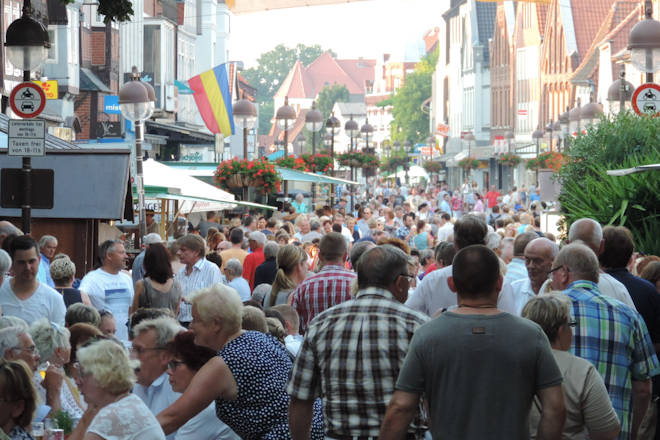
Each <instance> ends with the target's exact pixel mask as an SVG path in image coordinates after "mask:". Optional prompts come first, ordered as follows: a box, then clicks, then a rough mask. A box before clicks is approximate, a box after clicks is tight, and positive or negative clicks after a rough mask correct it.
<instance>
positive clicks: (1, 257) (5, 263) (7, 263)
mask: <svg viewBox="0 0 660 440" xmlns="http://www.w3.org/2000/svg"><path fill="white" fill-rule="evenodd" d="M10 267H11V257H10V256H9V254H8V253H7V252H6V251H5V250H4V249H0V280H1V279H2V278H3V277H4V276H5V274H6V273H7V271H9V268H10Z"/></svg>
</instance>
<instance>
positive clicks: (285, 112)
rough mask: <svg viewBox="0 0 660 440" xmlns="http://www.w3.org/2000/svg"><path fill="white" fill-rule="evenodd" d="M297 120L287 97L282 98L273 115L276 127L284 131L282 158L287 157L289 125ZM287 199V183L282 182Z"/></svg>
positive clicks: (286, 181)
mask: <svg viewBox="0 0 660 440" xmlns="http://www.w3.org/2000/svg"><path fill="white" fill-rule="evenodd" d="M296 118H297V116H296V111H295V109H294V108H293V107H291V106H290V105H289V97H288V96H285V97H284V105H283V106H282V107H280V108H278V109H277V113H275V120H276V121H277V125H278V126H279V127H280V128H281V129H282V131H284V157H287V156H288V155H289V123H291V122H293V121H295V120H296ZM288 198H289V181H288V180H285V181H284V199H285V200H288Z"/></svg>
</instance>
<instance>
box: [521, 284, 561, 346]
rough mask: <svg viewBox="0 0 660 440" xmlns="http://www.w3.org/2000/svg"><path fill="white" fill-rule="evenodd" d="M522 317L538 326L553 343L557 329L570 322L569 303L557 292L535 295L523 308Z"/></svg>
mask: <svg viewBox="0 0 660 440" xmlns="http://www.w3.org/2000/svg"><path fill="white" fill-rule="evenodd" d="M522 317H523V318H527V319H529V320H530V321H534V322H535V323H537V324H538V325H540V326H541V328H542V329H543V331H544V332H545V334H546V336H547V337H548V340H549V341H550V342H554V341H555V340H556V339H557V332H558V331H559V328H560V327H561V326H562V325H566V324H568V323H569V322H570V321H571V301H570V300H569V299H568V297H567V296H566V295H564V294H562V293H559V292H552V293H550V294H547V295H537V296H535V297H534V298H532V299H530V300H529V301H528V302H527V304H526V305H525V307H523V309H522Z"/></svg>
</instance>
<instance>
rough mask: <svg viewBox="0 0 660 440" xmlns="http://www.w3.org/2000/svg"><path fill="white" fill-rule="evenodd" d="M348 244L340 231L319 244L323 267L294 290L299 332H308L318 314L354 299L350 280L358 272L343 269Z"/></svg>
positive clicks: (293, 295) (332, 233)
mask: <svg viewBox="0 0 660 440" xmlns="http://www.w3.org/2000/svg"><path fill="white" fill-rule="evenodd" d="M347 252H348V245H347V244H346V240H345V239H344V237H343V236H342V235H341V234H340V233H338V232H329V233H327V234H326V235H324V236H323V238H322V239H321V243H319V259H320V261H321V270H320V271H319V273H317V274H316V275H313V276H311V277H309V278H307V279H305V281H303V282H302V283H301V284H300V286H298V287H297V288H296V290H294V291H293V293H292V294H291V295H292V298H293V299H292V303H291V305H292V306H293V308H294V309H296V312H298V316H300V333H301V334H305V332H306V331H307V327H308V326H309V323H310V322H311V321H312V319H314V317H315V316H316V315H318V314H319V313H321V312H323V311H324V310H327V309H329V308H330V307H332V306H334V305H337V304H339V303H342V302H344V301H347V300H349V299H351V283H352V282H353V280H354V279H355V273H353V272H351V271H350V270H346V269H345V268H344V262H345V261H346V255H347Z"/></svg>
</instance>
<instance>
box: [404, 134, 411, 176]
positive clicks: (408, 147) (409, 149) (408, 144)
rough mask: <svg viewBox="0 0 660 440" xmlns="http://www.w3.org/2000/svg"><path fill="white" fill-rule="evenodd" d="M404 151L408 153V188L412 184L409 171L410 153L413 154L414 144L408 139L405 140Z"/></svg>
mask: <svg viewBox="0 0 660 440" xmlns="http://www.w3.org/2000/svg"><path fill="white" fill-rule="evenodd" d="M403 149H404V150H405V152H406V159H407V161H406V186H408V183H409V182H410V177H409V176H408V170H409V169H410V153H412V142H410V141H409V140H408V139H406V140H405V142H404V143H403Z"/></svg>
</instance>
